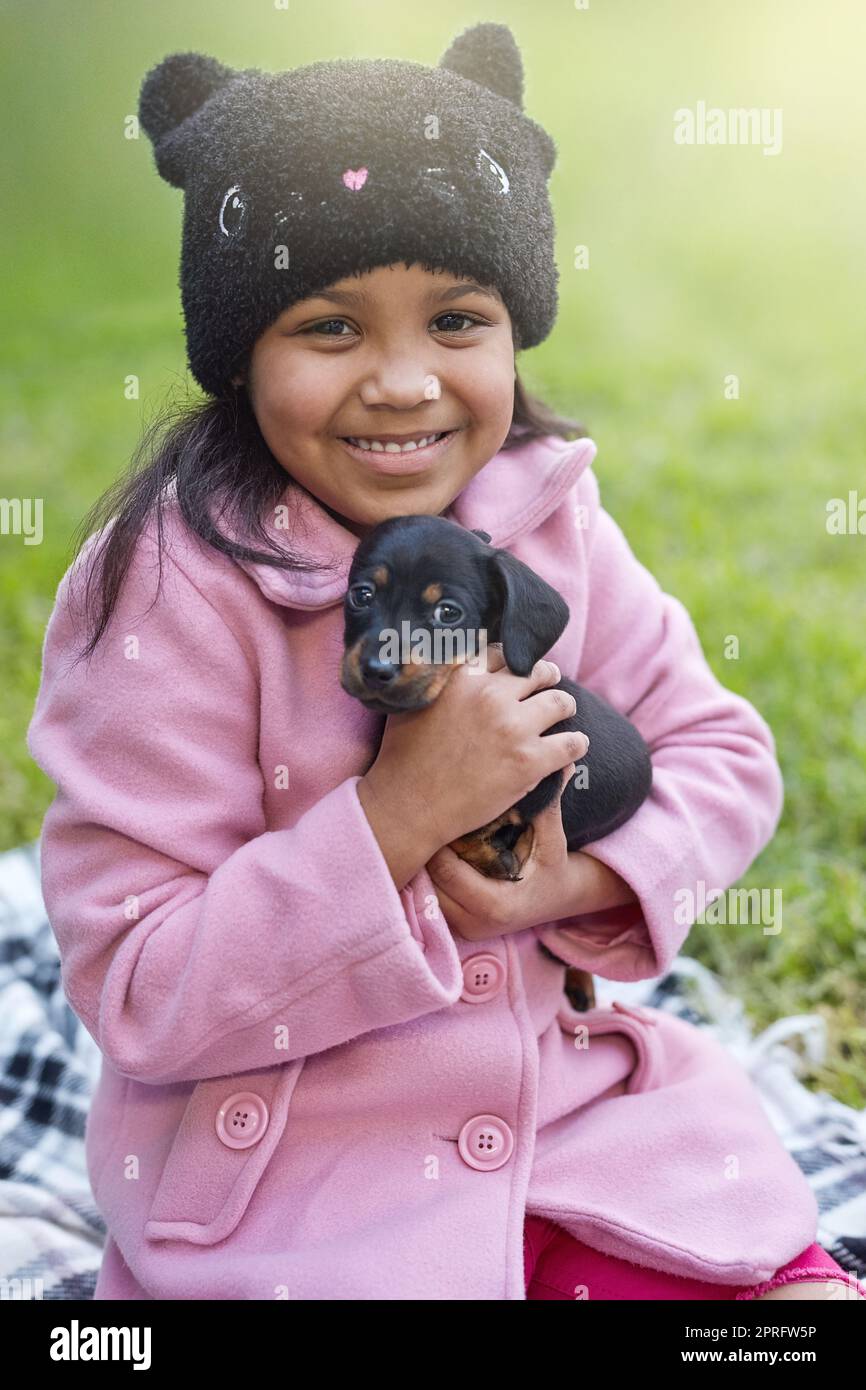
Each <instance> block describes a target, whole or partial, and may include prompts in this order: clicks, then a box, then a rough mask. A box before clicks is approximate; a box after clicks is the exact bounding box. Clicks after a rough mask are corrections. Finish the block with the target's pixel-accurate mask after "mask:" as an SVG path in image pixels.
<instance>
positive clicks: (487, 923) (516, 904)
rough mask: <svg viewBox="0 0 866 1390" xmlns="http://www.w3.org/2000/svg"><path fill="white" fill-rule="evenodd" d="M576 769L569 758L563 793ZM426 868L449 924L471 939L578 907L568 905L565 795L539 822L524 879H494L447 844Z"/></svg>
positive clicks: (529, 924)
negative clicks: (563, 814) (564, 814)
mask: <svg viewBox="0 0 866 1390" xmlns="http://www.w3.org/2000/svg"><path fill="white" fill-rule="evenodd" d="M574 772H575V765H574V763H569V765H568V767H567V768H565V769H564V771H563V776H562V785H561V787H560V796H561V795H562V792H563V791H564V789H565V786H566V783H567V782H568V780H569V778H570V777H573V776H574ZM426 867H427V872H428V873H429V875H430V877H431V879H432V880H433V886H434V887H435V889H436V893H437V896H438V898H439V902H440V905H441V907H442V911H443V912H444V914H445V917H446V918H447V920H448V925H449V926H450V927H452V928H454V929H455V930H456V931H457V932H459V934H460V935H461V936H462V937H465V938H466V940H467V941H487V940H489V939H490V938H491V937H494V936H503V935H505V934H508V933H510V932H516V931H522V930H523V928H524V927H534V926H536V925H537V924H538V923H539V922H553V921H556V920H558V919H559V918H560V917H562V916H563V915H564V913H566V914H567V913H571V912H574V910H575V909H574V907H573V906H572V907H571V908H569V907H567V906H565V904H566V903H567V902H568V899H569V893H570V895H571V897H573V896H574V874H573V870H572V863H571V861H570V860H569V850H568V843H567V841H566V838H565V831H564V830H563V828H562V808H561V806H560V804H559V798H557V799H556V800H555V801H553V802H551V804H550V805H549V806H548V807H546V808H545V810H544V811H542V812H541V814H540V815H538V816H536V818H535V820H534V822H533V840H532V849H531V851H530V854H529V858H528V859H527V861H526V863H525V864H524V866H523V871H522V872H523V877H522V878H521V879H520V881H519V882H516V883H515V882H511V881H508V880H505V879H496V878H488V877H487V876H486V875H485V874H482V873H480V872H479V871H478V869H474V868H473V867H472V865H471V864H467V863H466V861H465V860H464V859H461V858H460V857H459V855H456V854H455V853H454V851H453V850H452V849H450V848H449V847H448V846H447V845H445V846H444V847H443V848H442V849H440V850H438V851H437V852H436V854H434V855H433V857H432V859H430V861H429V862H428V864H427V866H426Z"/></svg>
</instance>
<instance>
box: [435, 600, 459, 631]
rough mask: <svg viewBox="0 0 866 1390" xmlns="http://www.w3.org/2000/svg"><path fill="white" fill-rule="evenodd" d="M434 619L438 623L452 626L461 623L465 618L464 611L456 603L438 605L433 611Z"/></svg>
mask: <svg viewBox="0 0 866 1390" xmlns="http://www.w3.org/2000/svg"><path fill="white" fill-rule="evenodd" d="M433 617H434V618H435V619H436V621H437V623H447V624H448V625H449V626H452V625H453V624H454V623H459V622H460V619H461V618H462V617H463V609H462V608H460V607H459V605H458V604H456V603H437V605H436V607H435V608H434V609H433Z"/></svg>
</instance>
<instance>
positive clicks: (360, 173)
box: [343, 169, 369, 188]
mask: <svg viewBox="0 0 866 1390" xmlns="http://www.w3.org/2000/svg"><path fill="white" fill-rule="evenodd" d="M368 173H369V170H368V169H347V170H346V172H345V173H344V175H343V183H344V184H345V185H346V187H347V188H363V187H364V184H365V183H366V182H367V174H368Z"/></svg>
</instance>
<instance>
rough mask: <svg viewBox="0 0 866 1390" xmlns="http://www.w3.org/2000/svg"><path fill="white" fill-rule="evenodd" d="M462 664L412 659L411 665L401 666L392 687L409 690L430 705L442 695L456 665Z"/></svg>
mask: <svg viewBox="0 0 866 1390" xmlns="http://www.w3.org/2000/svg"><path fill="white" fill-rule="evenodd" d="M460 664H461V663H460V662H458V661H454V662H446V661H443V662H439V663H437V664H434V665H430V664H429V663H424V662H421V661H416V660H412V663H411V665H409V666H401V668H400V674H399V676H397V678H396V680H394V681H393V682H392V688H394V689H397V690H400V691H408V692H409V693H410V694H412V695H415V696H417V698H418V700H419V701H422V700H423V702H424V704H426V705H430V704H432V703H433V701H434V700H435V699H436V698H437V697H438V696H439V695H441V693H442V691H443V690H444V689H445V683H446V681H447V680H448V677H449V676H451V675H452V674H453V672H454V668H455V666H459V665H460Z"/></svg>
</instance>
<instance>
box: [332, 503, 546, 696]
mask: <svg viewBox="0 0 866 1390" xmlns="http://www.w3.org/2000/svg"><path fill="white" fill-rule="evenodd" d="M489 541H490V537H489V535H488V534H487V533H486V532H485V531H467V530H466V529H465V528H464V527H462V526H458V525H457V524H456V523H455V522H452V521H447V520H446V519H445V518H444V517H438V516H403V517H393V518H392V519H391V520H389V521H384V522H382V523H381V524H380V525H379V526H376V527H374V529H373V530H372V531H371V532H370V533H369V535H367V536H365V537H364V539H363V540H362V541H361V542H360V544H359V545H358V548H357V550H356V551H355V555H354V558H353V561H352V567H351V569H350V571H349V580H348V589H347V592H346V598H345V601H344V616H345V630H344V641H345V653H344V656H343V663H342V669H341V684H342V686H343V689H344V690H346V691H347V692H348V694H350V695H353V696H355V698H356V699H358V700H361V701H362V702H363V704H365V705H366V706H367V707H368V708H369V709H374V710H378V711H379V712H381V713H386V714H391V713H395V712H397V711H400V710H416V709H423V708H424V707H425V706H426V705H429V704H430V703H431V702H432V701H433V700H435V699H436V697H437V695H438V694H439V693H440V691H441V690H442V688H443V687H444V685H445V682H446V681H447V679H448V677H449V676H450V675H451V674H452V672H453V671H454V669H455V667H456V666H457V665H459V664H461V663H462V662H464V661H466V660H481V661H482V662H483V659H484V650H485V648H486V646H487V645H488V644H489V643H491V642H501V643H502V649H503V656H504V658H505V661H506V664H507V665H508V666H509V668H510V669H511V670H512V671H514V672H516V674H518V675H528V674H529V672H530V671H531V670H532V667H533V665H534V664H535V662H536V661H538V660H539V659H540V658H541V657H542V656H544V654H545V652H547V651H548V650H549V649H550V647H552V646H553V644H554V642H555V641H556V640H557V638H558V637H559V636H560V634H561V633H562V631H563V629H564V628H565V625H566V623H567V622H568V607H567V605H566V604H565V602H564V601H563V599H562V598H561V597H560V596H559V594H557V593H556V591H555V590H554V589H552V588H551V587H550V585H549V584H546V583H545V582H544V580H543V579H539V577H538V575H536V574H535V573H534V572H533V571H532V570H531V569H529V568H528V566H526V565H524V564H522V563H521V561H519V560H516V559H515V558H514V556H512V555H510V554H509V553H508V552H507V551H505V550H496V549H493V548H491V546H490V545H489Z"/></svg>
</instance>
